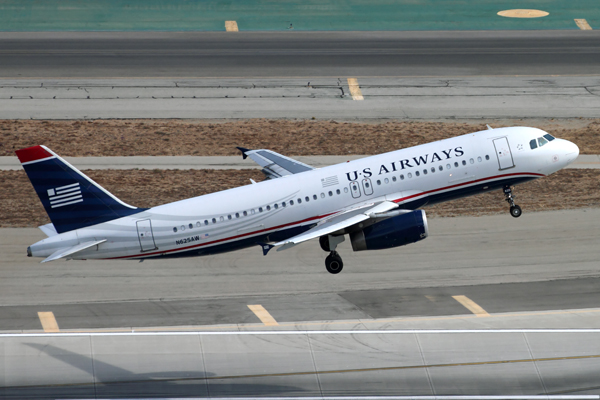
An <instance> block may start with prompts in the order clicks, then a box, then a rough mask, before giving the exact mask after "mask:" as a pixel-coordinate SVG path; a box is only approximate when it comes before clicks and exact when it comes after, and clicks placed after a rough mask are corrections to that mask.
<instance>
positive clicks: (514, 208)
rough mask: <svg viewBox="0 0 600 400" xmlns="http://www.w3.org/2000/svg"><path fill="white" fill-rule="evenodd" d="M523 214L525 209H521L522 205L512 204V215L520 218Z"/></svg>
mask: <svg viewBox="0 0 600 400" xmlns="http://www.w3.org/2000/svg"><path fill="white" fill-rule="evenodd" d="M521 214H523V211H521V207H519V206H512V207H511V208H510V215H512V216H513V217H515V218H519V217H520V216H521Z"/></svg>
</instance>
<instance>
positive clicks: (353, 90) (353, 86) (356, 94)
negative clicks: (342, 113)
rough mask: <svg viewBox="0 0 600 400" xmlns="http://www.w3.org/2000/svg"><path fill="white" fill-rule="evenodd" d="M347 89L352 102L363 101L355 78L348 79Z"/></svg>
mask: <svg viewBox="0 0 600 400" xmlns="http://www.w3.org/2000/svg"><path fill="white" fill-rule="evenodd" d="M348 88H349V89H350V94H351V95H352V100H364V99H365V98H364V97H363V95H362V92H361V91H360V86H358V80H357V79H356V78H348Z"/></svg>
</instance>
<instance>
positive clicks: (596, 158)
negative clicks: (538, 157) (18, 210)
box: [0, 154, 600, 171]
mask: <svg viewBox="0 0 600 400" xmlns="http://www.w3.org/2000/svg"><path fill="white" fill-rule="evenodd" d="M363 157H368V156H367V155H348V156H294V157H293V158H294V159H296V160H298V161H301V162H303V163H305V164H308V165H312V166H313V167H316V168H321V167H326V166H328V165H333V164H339V163H343V162H346V161H351V160H356V159H358V158H363ZM64 158H65V159H66V160H67V161H68V162H69V163H71V164H73V165H74V166H76V167H77V168H79V169H81V170H86V169H135V168H139V169H259V168H260V167H259V166H258V165H257V164H256V163H254V162H252V160H249V159H246V160H244V159H242V157H241V155H240V156H212V157H211V156H206V157H201V156H179V157H163V156H156V157H152V156H147V157H144V156H134V157H64ZM567 168H586V169H598V168H600V155H595V154H589V155H588V154H582V155H580V156H579V157H578V158H577V160H575V162H573V164H571V165H569V166H568V167H567ZM21 169H22V167H21V164H20V163H19V159H18V158H17V157H16V156H14V157H9V156H4V157H0V171H9V170H13V171H19V170H21Z"/></svg>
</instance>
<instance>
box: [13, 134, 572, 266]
mask: <svg viewBox="0 0 600 400" xmlns="http://www.w3.org/2000/svg"><path fill="white" fill-rule="evenodd" d="M239 149H240V150H241V152H242V155H243V157H244V159H245V158H247V157H250V158H251V159H252V160H254V161H255V162H256V163H258V164H259V165H260V166H261V167H262V168H263V170H262V171H263V172H264V174H265V175H266V177H267V178H269V179H266V180H265V181H263V182H259V183H255V182H252V183H253V184H249V185H246V186H242V187H238V188H234V189H229V190H225V191H222V192H217V193H212V194H208V195H204V196H199V197H194V198H190V199H187V200H181V201H177V202H174V203H169V204H165V205H161V206H157V207H152V208H137V207H134V206H131V205H129V204H126V203H124V202H122V201H121V200H119V199H118V198H116V197H115V196H113V195H112V194H111V193H109V192H107V191H106V190H105V189H103V188H102V187H100V186H99V185H98V184H97V183H95V182H94V181H93V180H91V179H90V178H88V177H87V176H85V175H84V174H83V173H82V172H80V171H79V170H77V168H75V167H73V166H72V165H70V164H69V163H68V162H66V161H65V160H64V159H62V158H61V157H59V156H58V155H57V154H56V153H54V152H53V151H52V150H50V149H49V148H47V147H45V146H34V147H29V148H26V149H22V150H18V151H17V152H16V153H17V156H18V157H19V160H20V161H21V163H22V165H23V168H24V169H25V171H26V172H27V175H28V176H29V179H30V180H31V183H32V184H33V187H34V189H35V191H36V192H37V194H38V196H39V198H40V200H41V201H42V204H43V205H44V208H45V209H46V212H47V213H48V216H49V217H50V220H51V221H52V222H51V223H50V224H47V225H44V226H41V227H40V229H41V230H42V231H43V232H44V233H45V234H46V235H47V236H48V237H47V238H46V239H44V240H41V241H39V242H37V243H35V244H32V245H31V246H30V247H28V249H27V254H28V256H33V257H44V258H45V259H44V260H43V261H42V262H48V261H53V260H58V259H61V258H66V259H78V260H81V259H149V258H164V257H191V256H201V255H208V254H217V253H222V252H227V251H232V250H237V249H242V248H245V247H250V246H260V247H261V249H262V251H263V254H264V255H267V253H268V252H269V250H271V249H272V248H274V247H276V248H277V250H285V249H288V248H290V247H293V246H296V245H297V244H299V243H302V242H305V241H308V240H311V239H317V238H318V239H319V243H320V246H321V247H322V249H323V250H325V251H326V252H328V253H329V255H328V256H327V258H326V260H325V266H326V268H327V271H329V272H330V273H332V274H337V273H339V272H340V271H341V270H342V267H343V263H342V259H341V257H340V255H339V254H338V252H337V251H336V247H337V245H338V244H339V243H341V242H343V241H344V240H345V238H346V235H348V236H349V239H350V241H351V243H352V249H353V250H354V251H362V250H378V249H388V248H393V247H398V246H403V245H406V244H409V243H414V242H417V241H420V240H423V239H425V238H426V237H427V236H428V235H429V229H428V226H427V218H426V216H425V211H423V210H421V209H420V208H421V207H423V206H425V205H427V204H435V203H439V202H444V201H449V200H453V199H457V198H460V197H465V196H471V195H476V194H479V193H484V192H489V191H492V190H499V189H500V190H502V191H503V194H504V198H505V200H506V201H507V202H508V204H509V206H510V208H509V210H510V214H511V215H512V216H513V217H519V216H520V215H521V208H520V207H519V206H518V205H516V204H515V203H514V198H513V195H512V189H511V187H512V186H514V185H517V184H520V183H524V182H527V181H530V180H533V179H537V178H541V177H544V176H547V175H549V174H552V173H554V172H556V171H558V170H560V169H561V168H564V167H565V166H567V165H568V164H570V163H571V162H573V161H574V160H575V159H576V158H577V156H578V155H579V148H578V147H577V146H576V145H575V144H573V143H571V142H569V141H567V140H562V139H557V138H554V137H553V136H552V135H550V134H548V133H546V132H544V131H542V130H540V129H536V128H526V127H513V128H499V129H488V130H485V131H481V132H476V133H473V134H468V135H463V136H458V137H454V138H450V139H445V140H441V141H437V142H432V143H428V144H423V145H419V146H415V147H411V148H406V149H401V150H397V151H393V152H390V153H385V154H380V155H376V156H371V157H366V158H363V159H359V160H355V161H350V162H346V163H343V164H337V165H332V166H329V167H325V168H320V169H315V168H313V167H311V166H309V165H306V164H304V163H301V162H298V161H296V160H293V159H291V158H289V157H286V156H283V155H281V154H277V153H275V152H273V151H270V150H264V149H261V150H249V149H245V148H241V147H239Z"/></svg>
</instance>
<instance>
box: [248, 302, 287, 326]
mask: <svg viewBox="0 0 600 400" xmlns="http://www.w3.org/2000/svg"><path fill="white" fill-rule="evenodd" d="M248 308H249V309H250V310H251V311H252V312H253V313H254V314H256V316H257V317H258V319H260V320H261V321H262V323H263V324H265V325H266V326H277V325H279V323H277V321H275V318H273V317H272V316H271V314H269V312H268V311H267V310H265V308H264V307H263V306H261V305H260V304H256V305H248Z"/></svg>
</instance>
